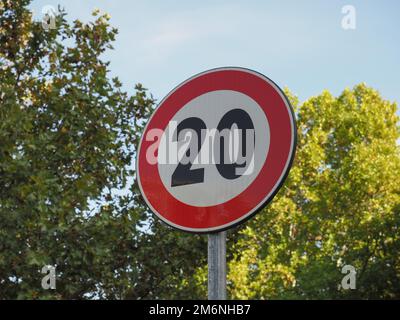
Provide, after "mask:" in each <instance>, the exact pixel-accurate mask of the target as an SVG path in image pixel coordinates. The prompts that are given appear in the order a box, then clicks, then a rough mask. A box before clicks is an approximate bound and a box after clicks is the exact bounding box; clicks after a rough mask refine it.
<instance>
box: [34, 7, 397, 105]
mask: <svg viewBox="0 0 400 320" xmlns="http://www.w3.org/2000/svg"><path fill="white" fill-rule="evenodd" d="M58 4H61V5H62V6H63V7H65V9H66V10H67V12H68V16H69V18H70V19H76V18H79V19H81V20H83V21H88V20H89V19H91V11H92V10H93V9H94V8H99V9H100V10H101V11H105V12H108V13H109V14H110V15H111V24H112V25H113V26H115V27H117V28H118V29H119V35H118V37H117V40H116V43H115V45H114V47H115V50H114V51H113V52H110V53H108V54H107V59H110V60H111V66H110V69H111V71H112V75H113V76H118V77H119V78H120V79H121V81H122V82H123V83H124V86H125V89H127V90H128V91H129V92H131V93H133V86H134V84H135V83H137V82H141V83H142V84H143V85H144V86H145V87H147V88H148V89H149V90H150V92H151V93H152V94H153V95H154V97H155V98H157V99H158V100H160V99H162V97H163V96H164V95H166V94H167V93H168V92H169V91H170V90H171V89H172V88H173V87H175V86H176V85H177V84H179V83H180V82H182V81H183V80H185V79H186V78H188V77H190V76H191V75H193V74H195V73H198V72H201V71H204V70H207V69H210V68H214V67H220V66H242V67H247V68H251V69H254V70H256V71H259V72H261V73H263V74H265V75H267V76H268V77H270V78H271V79H273V80H274V81H275V82H276V83H277V84H278V85H279V86H281V87H285V86H287V87H288V88H289V89H290V90H291V91H292V92H294V93H295V94H297V95H298V96H299V98H300V99H301V100H305V99H307V98H308V97H310V96H312V95H316V94H318V93H320V92H321V91H322V90H323V89H329V90H330V91H331V92H333V93H334V94H335V95H337V94H339V93H340V92H341V91H342V90H343V89H344V88H345V87H352V86H354V85H355V84H357V83H360V82H366V83H367V84H368V85H370V86H372V87H374V88H376V89H378V90H379V91H380V92H381V94H382V96H383V97H385V98H387V99H390V100H392V101H397V102H400V80H399V77H400V63H399V58H400V1H396V0H385V1H377V0H375V1H373V0H362V1H355V0H348V1H339V0H337V1H335V0H329V1H327V0H303V1H299V0H279V1H278V0H277V1H275V0H272V1H271V0H268V1H249V0H248V1H218V0H214V1H209V0H202V1H168V0H157V1H156V0H147V1H144V0H143V1H132V0H130V1H129V0H125V1H123V0H120V1H118V0H113V1H112V0H84V1H82V0H68V1H66V0H43V1H42V0H34V1H33V3H32V5H31V8H33V9H34V12H35V17H36V18H38V19H40V18H41V16H42V14H41V11H42V7H43V6H45V5H53V6H55V7H56V6H57V5H58ZM344 5H353V6H354V7H355V9H356V29H355V30H344V29H343V28H342V27H341V20H342V18H343V16H344V15H343V13H342V12H341V10H342V7H343V6H344Z"/></svg>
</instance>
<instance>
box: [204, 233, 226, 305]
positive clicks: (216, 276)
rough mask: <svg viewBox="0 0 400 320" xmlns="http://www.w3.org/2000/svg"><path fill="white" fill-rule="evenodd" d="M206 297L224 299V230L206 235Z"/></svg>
mask: <svg viewBox="0 0 400 320" xmlns="http://www.w3.org/2000/svg"><path fill="white" fill-rule="evenodd" d="M208 299H209V300H226V231H222V232H218V233H211V234H209V235H208Z"/></svg>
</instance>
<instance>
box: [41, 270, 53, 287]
mask: <svg viewBox="0 0 400 320" xmlns="http://www.w3.org/2000/svg"><path fill="white" fill-rule="evenodd" d="M42 273H45V274H46V275H45V276H44V277H43V278H42V288H43V289H44V290H49V289H51V290H55V289H56V267H54V266H51V265H47V266H44V267H43V268H42Z"/></svg>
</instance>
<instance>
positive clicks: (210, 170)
mask: <svg viewBox="0 0 400 320" xmlns="http://www.w3.org/2000/svg"><path fill="white" fill-rule="evenodd" d="M234 110H237V115H236V116H234V117H233V118H232V120H234V121H233V122H232V123H231V128H229V129H232V130H230V133H231V134H230V135H228V138H230V139H229V140H228V141H226V140H225V141H224V142H226V148H225V149H224V151H225V150H226V152H227V153H228V154H227V155H225V157H226V158H231V157H232V158H235V159H232V160H236V159H237V158H238V156H239V153H240V152H242V153H243V151H244V153H246V146H243V145H240V142H242V141H243V139H241V137H239V133H241V134H243V135H244V134H245V132H243V131H242V132H240V131H239V128H238V126H237V123H239V124H240V121H242V120H248V121H249V122H250V125H251V126H252V127H253V128H254V129H253V130H254V135H253V136H254V137H257V138H256V139H255V142H256V147H255V145H254V144H253V145H251V144H249V146H247V149H249V148H250V150H247V153H246V156H245V161H244V164H245V165H244V166H243V167H242V168H236V169H238V170H237V173H238V174H237V175H236V176H237V177H235V178H234V179H226V177H224V176H222V175H221V174H220V172H219V171H218V166H217V165H216V164H218V165H219V166H221V163H222V162H223V161H224V162H227V161H226V160H228V159H222V157H221V154H220V158H219V159H217V158H218V157H217V156H216V152H214V151H217V150H215V149H216V147H217V146H216V144H217V143H220V136H221V135H220V134H218V133H219V132H218V131H216V130H215V129H216V128H218V126H219V123H220V122H221V120H222V119H223V118H224V116H225V117H226V115H228V116H229V113H230V112H231V113H232V111H233V112H235V111H234ZM246 116H247V117H248V119H244V117H246ZM190 118H197V119H201V120H202V121H203V122H204V124H205V129H204V130H205V131H204V133H203V135H204V139H203V143H202V145H201V148H200V151H199V152H198V153H197V154H196V156H195V158H194V159H193V160H194V161H192V163H193V165H192V166H191V168H190V170H188V171H187V173H186V175H185V179H190V172H191V171H193V170H196V169H203V172H204V177H203V179H202V182H201V183H200V182H199V183H186V184H183V185H178V186H173V184H172V183H171V180H172V177H173V174H174V171H176V170H177V167H178V166H179V164H178V163H177V161H163V160H164V159H166V157H167V156H171V155H170V154H168V152H171V151H170V150H179V149H180V147H181V148H182V149H183V150H184V151H185V149H187V148H188V147H189V146H188V144H195V145H196V146H197V144H198V143H197V141H198V137H197V134H196V130H194V129H193V128H190V129H191V130H186V132H182V131H181V134H180V135H179V136H181V137H182V136H183V137H182V138H183V139H173V136H174V133H176V129H177V128H176V125H175V124H179V123H182V122H183V121H185V120H186V119H190ZM235 125H236V128H235ZM232 127H233V128H232ZM210 129H214V130H210ZM235 130H236V132H235ZM249 130H252V129H251V128H249ZM174 131H175V132H174ZM235 133H236V134H235ZM185 136H186V140H185V139H184V138H185ZM168 140H169V141H168ZM174 140H175V141H174ZM216 140H218V141H216ZM240 140H241V141H240ZM173 144H176V146H173ZM254 147H255V148H254ZM268 147H269V126H268V120H267V118H266V117H265V114H264V112H263V111H262V109H261V108H260V106H259V105H258V104H257V103H256V102H255V101H254V100H253V99H251V98H250V97H249V96H246V95H244V94H243V93H240V92H237V91H232V90H218V91H212V92H208V93H205V94H203V95H201V96H199V97H197V98H195V99H193V100H191V101H190V102H189V103H187V104H186V105H185V106H184V107H183V108H182V109H180V110H179V111H178V112H177V113H176V114H175V116H174V117H173V118H172V119H171V121H170V123H169V125H168V127H167V128H166V130H165V132H164V134H163V135H162V138H161V142H160V145H159V149H158V150H159V151H158V171H159V174H160V177H161V180H162V182H163V184H164V186H165V188H166V189H167V190H168V191H169V192H170V193H171V195H173V196H174V197H175V198H176V199H177V200H179V201H182V202H183V203H186V204H188V205H191V206H198V207H207V206H214V205H218V204H221V203H224V202H226V201H228V200H231V199H232V198H234V197H235V196H237V195H238V194H239V193H241V192H243V191H244V190H245V189H246V188H247V187H248V186H249V185H250V184H251V182H253V180H254V179H255V178H256V177H257V175H258V173H259V172H260V170H261V167H262V165H263V163H264V162H265V159H266V157H267V154H268ZM193 149H194V150H195V149H197V148H195V147H193ZM176 154H177V153H176V152H175V158H180V157H179V156H178V157H176ZM218 160H219V161H218ZM229 160H231V159H229ZM229 160H228V161H229ZM171 162H173V163H171ZM232 162H233V161H232ZM188 169H189V168H188ZM240 173H241V174H240ZM187 182H190V180H189V181H187ZM227 183H229V187H228V186H227Z"/></svg>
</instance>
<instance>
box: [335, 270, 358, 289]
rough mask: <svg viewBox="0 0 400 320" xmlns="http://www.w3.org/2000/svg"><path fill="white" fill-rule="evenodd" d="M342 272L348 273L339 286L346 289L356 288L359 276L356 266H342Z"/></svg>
mask: <svg viewBox="0 0 400 320" xmlns="http://www.w3.org/2000/svg"><path fill="white" fill-rule="evenodd" d="M342 273H343V274H346V275H345V276H344V277H343V279H342V282H341V284H340V286H339V289H340V288H342V289H344V290H349V289H352V290H354V289H356V280H357V279H356V276H357V271H356V268H354V267H353V266H352V265H349V264H348V265H345V266H343V268H342Z"/></svg>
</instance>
